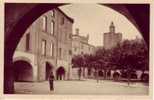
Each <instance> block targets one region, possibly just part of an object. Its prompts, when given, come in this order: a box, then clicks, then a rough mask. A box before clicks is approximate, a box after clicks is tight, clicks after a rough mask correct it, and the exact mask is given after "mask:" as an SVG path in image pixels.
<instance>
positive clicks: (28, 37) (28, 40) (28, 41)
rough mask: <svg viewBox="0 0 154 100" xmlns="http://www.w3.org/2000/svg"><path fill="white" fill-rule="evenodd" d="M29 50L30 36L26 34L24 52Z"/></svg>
mask: <svg viewBox="0 0 154 100" xmlns="http://www.w3.org/2000/svg"><path fill="white" fill-rule="evenodd" d="M29 50H30V34H29V33H28V34H26V51H29Z"/></svg>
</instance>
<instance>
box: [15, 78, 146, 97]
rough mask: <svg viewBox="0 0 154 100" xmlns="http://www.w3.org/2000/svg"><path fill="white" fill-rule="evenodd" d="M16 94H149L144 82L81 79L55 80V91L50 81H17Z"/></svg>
mask: <svg viewBox="0 0 154 100" xmlns="http://www.w3.org/2000/svg"><path fill="white" fill-rule="evenodd" d="M15 93H16V94H51V95H53V94H80V95H81V94H94V95H96V94H105V95H106V94H107V95H108V94H122V95H147V94H148V86H146V85H144V84H142V83H132V84H130V85H129V86H128V84H127V83H120V82H113V81H106V80H105V81H104V80H102V81H99V82H98V83H97V81H96V80H81V81H77V80H76V81H75V80H74V81H73V80H70V81H55V82H54V91H50V89H49V83H48V81H45V82H15Z"/></svg>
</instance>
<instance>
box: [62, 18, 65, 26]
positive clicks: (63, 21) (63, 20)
mask: <svg viewBox="0 0 154 100" xmlns="http://www.w3.org/2000/svg"><path fill="white" fill-rule="evenodd" d="M64 23H65V19H64V17H62V18H61V25H63V24H64Z"/></svg>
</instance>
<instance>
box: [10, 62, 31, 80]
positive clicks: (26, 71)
mask: <svg viewBox="0 0 154 100" xmlns="http://www.w3.org/2000/svg"><path fill="white" fill-rule="evenodd" d="M13 67H14V79H15V81H20V82H21V81H33V69H32V66H31V64H29V63H28V62H27V61H23V60H18V61H15V62H14V63H13Z"/></svg>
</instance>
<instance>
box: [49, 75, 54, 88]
mask: <svg viewBox="0 0 154 100" xmlns="http://www.w3.org/2000/svg"><path fill="white" fill-rule="evenodd" d="M53 82H54V75H53V73H51V74H50V75H49V84H50V91H51V90H54V87H53V85H54V84H53Z"/></svg>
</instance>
